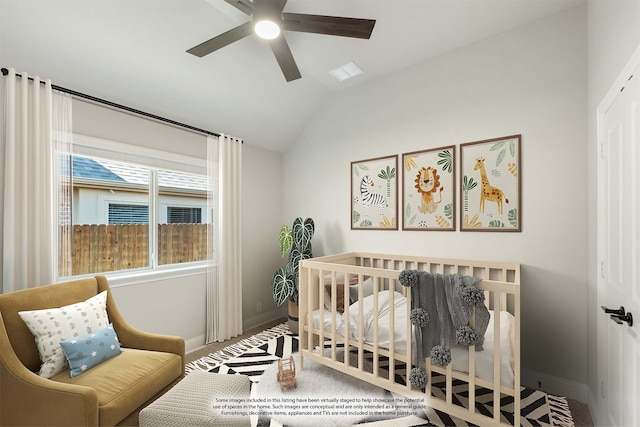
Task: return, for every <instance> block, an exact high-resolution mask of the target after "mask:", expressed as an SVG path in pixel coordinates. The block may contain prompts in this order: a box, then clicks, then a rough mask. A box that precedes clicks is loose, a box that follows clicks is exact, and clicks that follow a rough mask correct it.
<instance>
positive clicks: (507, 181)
mask: <svg viewBox="0 0 640 427" xmlns="http://www.w3.org/2000/svg"><path fill="white" fill-rule="evenodd" d="M521 139H522V136H521V135H511V136H505V137H502V138H493V139H486V140H484V141H477V142H468V143H466V144H460V166H461V168H460V169H461V172H460V231H521V221H522V209H521V206H522V203H521V199H520V190H521V180H520V142H521Z"/></svg>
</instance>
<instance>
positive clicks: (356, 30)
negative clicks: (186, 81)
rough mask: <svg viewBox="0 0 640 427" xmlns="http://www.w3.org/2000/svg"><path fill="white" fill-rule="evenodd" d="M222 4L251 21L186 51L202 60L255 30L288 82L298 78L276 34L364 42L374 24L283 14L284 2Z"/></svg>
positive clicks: (286, 48)
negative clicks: (337, 38) (342, 38)
mask: <svg viewBox="0 0 640 427" xmlns="http://www.w3.org/2000/svg"><path fill="white" fill-rule="evenodd" d="M225 1H226V2H227V3H229V4H230V5H232V6H234V7H235V8H236V9H238V10H240V11H242V12H243V13H245V14H247V15H249V16H251V21H247V22H245V23H244V24H242V25H239V26H237V27H235V28H232V29H231V30H229V31H227V32H225V33H222V34H220V35H219V36H216V37H214V38H212V39H210V40H207V41H206V42H204V43H201V44H199V45H197V46H194V47H192V48H191V49H189V50H187V52H188V53H191V54H193V55H196V56H198V57H203V56H205V55H208V54H210V53H211V52H214V51H216V50H218V49H221V48H223V47H225V46H227V45H229V44H231V43H233V42H236V41H238V40H240V39H242V38H244V37H247V36H249V35H251V34H252V32H254V31H255V33H256V34H257V35H258V36H259V37H262V38H264V39H267V40H268V41H269V45H270V46H271V50H272V51H273V54H274V55H275V57H276V60H277V61H278V64H279V65H280V69H281V70H282V73H283V74H284V77H285V79H286V80H287V81H288V82H290V81H292V80H296V79H299V78H300V77H301V76H300V71H299V70H298V66H297V65H296V61H295V60H294V59H293V55H292V54H291V49H289V45H288V44H287V41H286V40H285V38H284V35H282V34H280V33H281V30H284V31H300V32H304V33H316V34H327V35H332V36H342V37H355V38H361V39H368V38H370V37H371V32H372V31H373V26H374V25H375V23H376V21H375V20H374V19H359V18H342V17H337V16H322V15H307V14H302V13H284V12H283V9H284V7H285V5H286V4H287V0H225Z"/></svg>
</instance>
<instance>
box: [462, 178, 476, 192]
mask: <svg viewBox="0 0 640 427" xmlns="http://www.w3.org/2000/svg"><path fill="white" fill-rule="evenodd" d="M477 185H478V183H477V182H474V181H473V178H468V177H467V175H465V176H464V177H463V178H462V189H463V190H464V191H469V190H472V189H474V188H476V186H477Z"/></svg>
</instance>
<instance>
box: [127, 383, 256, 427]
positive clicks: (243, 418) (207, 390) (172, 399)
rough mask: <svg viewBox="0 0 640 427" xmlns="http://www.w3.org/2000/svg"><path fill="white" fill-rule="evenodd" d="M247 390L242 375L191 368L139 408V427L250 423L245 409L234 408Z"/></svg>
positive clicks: (240, 401)
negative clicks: (164, 391)
mask: <svg viewBox="0 0 640 427" xmlns="http://www.w3.org/2000/svg"><path fill="white" fill-rule="evenodd" d="M250 393H251V381H250V380H249V377H248V376H246V375H227V374H213V373H210V372H204V371H191V372H190V373H189V374H187V375H186V376H185V377H184V379H182V381H180V382H179V383H178V384H176V385H175V386H174V387H173V388H172V389H171V390H169V391H168V392H167V393H165V394H164V395H163V396H161V397H160V398H158V399H157V400H156V401H155V402H153V403H152V404H150V405H149V406H147V407H146V408H144V409H143V410H142V411H140V419H139V421H140V427H179V426H180V427H182V426H185V427H186V426H189V427H191V426H198V427H199V426H225V427H226V426H229V427H231V426H250V425H251V422H250V418H249V415H248V414H247V415H243V412H248V410H247V411H243V410H240V409H238V408H239V407H242V406H243V404H242V401H243V400H245V399H247V400H248V399H249V396H250Z"/></svg>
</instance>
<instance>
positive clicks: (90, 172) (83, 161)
mask: <svg viewBox="0 0 640 427" xmlns="http://www.w3.org/2000/svg"><path fill="white" fill-rule="evenodd" d="M73 177H74V178H88V179H102V180H107V181H118V182H125V180H124V179H123V178H121V177H120V176H118V175H116V174H115V173H113V172H112V171H111V170H109V169H107V168H105V167H104V166H103V165H101V164H100V163H98V162H96V161H95V160H93V159H90V158H87V157H79V156H73Z"/></svg>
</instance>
